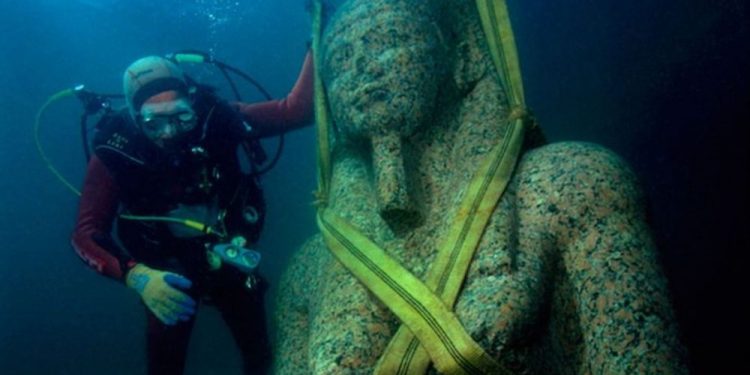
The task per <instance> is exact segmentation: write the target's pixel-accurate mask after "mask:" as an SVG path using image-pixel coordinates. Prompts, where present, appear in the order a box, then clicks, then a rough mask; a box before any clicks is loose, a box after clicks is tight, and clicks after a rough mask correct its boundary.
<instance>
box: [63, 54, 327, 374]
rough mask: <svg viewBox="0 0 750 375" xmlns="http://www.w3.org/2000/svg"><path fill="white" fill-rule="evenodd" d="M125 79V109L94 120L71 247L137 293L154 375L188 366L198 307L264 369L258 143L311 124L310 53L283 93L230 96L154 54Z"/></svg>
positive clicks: (248, 368) (249, 361) (249, 367)
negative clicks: (207, 308)
mask: <svg viewBox="0 0 750 375" xmlns="http://www.w3.org/2000/svg"><path fill="white" fill-rule="evenodd" d="M123 86H124V94H125V100H126V104H127V107H126V108H124V109H123V110H121V111H112V112H111V113H110V114H108V115H106V116H104V117H103V118H102V119H101V120H100V122H99V123H98V125H97V132H96V134H95V136H94V138H93V142H92V150H93V153H94V155H92V156H91V159H90V161H89V163H88V167H87V171H86V177H85V180H84V183H83V189H82V192H81V199H80V203H79V213H78V219H77V223H76V226H75V229H74V232H73V235H72V245H73V248H74V249H75V251H76V252H77V254H78V255H79V256H80V257H81V258H82V259H83V260H84V261H85V262H86V263H87V264H88V265H89V266H91V267H92V268H94V269H95V270H96V271H98V272H99V273H101V274H103V275H105V276H108V277H110V278H113V279H115V280H119V281H122V282H123V283H124V284H125V285H127V286H128V287H130V288H132V289H133V290H134V291H136V292H137V293H138V294H139V295H140V297H141V299H142V302H143V303H144V305H145V306H146V313H147V321H148V323H147V332H146V337H147V340H146V341H147V345H146V346H147V358H148V372H149V374H181V373H182V372H183V369H184V364H185V357H186V351H187V346H188V341H189V337H190V333H191V330H192V328H193V324H194V321H195V319H194V317H195V315H196V312H197V309H198V307H199V305H201V302H203V303H210V304H212V305H214V306H216V308H217V309H218V310H219V311H220V313H221V315H222V318H223V320H224V321H225V322H226V324H227V325H228V327H229V329H230V331H231V333H232V336H233V338H234V340H235V342H236V344H237V346H238V347H239V349H240V352H241V354H242V359H243V362H244V370H245V372H246V373H265V371H266V369H267V366H268V365H269V363H270V348H269V343H268V338H267V332H266V327H265V314H264V308H263V295H264V289H265V284H264V280H263V279H262V278H261V276H260V275H258V273H257V271H256V268H255V267H256V265H257V261H258V260H259V259H258V253H256V252H254V251H252V250H249V249H248V247H249V245H252V244H254V243H255V242H256V241H257V240H258V238H259V235H260V232H261V229H262V226H263V221H264V215H265V204H264V200H263V195H262V190H261V187H260V185H259V181H258V164H259V163H260V162H262V160H261V159H262V158H263V156H264V154H263V152H262V150H261V149H260V145H259V143H258V139H260V138H263V137H268V136H272V135H278V134H281V133H283V132H286V131H289V130H292V129H296V128H300V127H303V126H306V125H308V124H311V122H312V117H313V116H312V114H313V99H312V98H313V68H312V58H311V56H310V54H309V53H308V55H307V56H306V58H305V62H304V65H303V67H302V71H301V73H300V75H299V77H298V79H297V82H296V83H295V85H294V87H293V89H292V91H291V92H290V93H289V95H288V96H287V97H286V98H285V99H283V100H269V101H267V102H260V103H255V104H246V103H241V102H235V103H230V102H227V101H225V100H223V99H221V98H220V97H219V96H218V95H217V94H216V92H215V90H214V89H212V88H211V87H208V86H205V85H201V84H198V83H197V82H195V81H194V80H193V79H191V78H190V77H189V76H188V75H186V74H185V73H184V72H183V71H182V70H181V68H180V67H178V66H177V64H175V63H173V62H172V61H170V60H169V59H166V58H162V57H157V56H149V57H144V58H142V59H139V60H137V61H135V62H134V63H133V64H131V65H130V66H129V67H128V68H127V69H126V71H125V74H124V77H123ZM113 228H116V230H115V232H116V236H115V235H114V234H113V233H112V232H113Z"/></svg>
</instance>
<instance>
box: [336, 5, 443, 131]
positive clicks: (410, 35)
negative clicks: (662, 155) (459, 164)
mask: <svg viewBox="0 0 750 375" xmlns="http://www.w3.org/2000/svg"><path fill="white" fill-rule="evenodd" d="M427 3H428V2H427V1H421V0H417V1H413V0H412V1H407V0H350V1H348V2H346V3H345V4H343V5H342V6H341V7H340V8H339V10H338V11H337V13H336V15H335V16H334V17H333V18H332V20H331V23H330V25H328V27H327V28H326V31H325V34H324V39H323V46H324V49H323V66H322V68H323V69H322V70H323V79H324V82H326V85H327V89H328V95H329V99H330V105H331V109H332V112H333V117H334V120H335V121H336V124H337V127H338V129H339V130H341V131H342V133H344V135H353V136H355V137H363V136H369V135H372V134H384V133H390V132H394V131H395V132H397V133H399V134H400V135H409V134H411V133H412V132H413V131H414V130H415V129H416V128H417V127H418V126H419V125H420V124H421V123H423V122H424V121H425V119H426V118H428V115H429V113H430V112H431V111H432V106H433V104H434V99H435V94H436V89H437V84H438V80H439V75H438V69H437V64H436V58H437V56H436V51H437V46H438V43H439V42H438V37H437V29H436V27H435V26H434V23H433V21H432V20H430V19H429V17H428V14H429V12H428V11H426V9H427V8H429V7H428V5H426V4H427Z"/></svg>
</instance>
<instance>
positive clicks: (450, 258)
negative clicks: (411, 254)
mask: <svg viewBox="0 0 750 375" xmlns="http://www.w3.org/2000/svg"><path fill="white" fill-rule="evenodd" d="M523 136H524V119H523V118H521V117H518V118H511V119H509V123H508V131H507V132H506V134H505V136H504V138H503V142H502V143H501V144H499V145H497V146H495V147H494V148H493V149H492V151H491V152H490V154H489V155H487V157H485V159H484V160H483V161H482V164H481V165H480V167H479V169H478V170H477V172H476V173H475V175H474V177H473V178H472V180H471V182H470V183H469V186H468V188H467V190H466V193H465V196H464V197H463V199H462V201H461V204H460V206H459V209H458V211H457V213H456V215H455V219H454V222H453V224H452V225H451V226H450V228H449V229H448V231H447V232H445V233H444V235H443V237H442V238H441V239H440V241H439V242H438V254H437V256H436V258H435V261H434V262H433V263H432V265H431V266H430V269H429V270H428V271H427V277H426V279H425V285H426V287H427V288H429V289H430V290H432V291H434V293H435V294H436V295H437V296H438V297H439V298H440V300H441V301H442V302H443V303H444V304H445V305H446V306H448V307H449V308H450V309H451V310H452V309H453V305H454V304H455V301H456V299H457V298H458V294H459V292H460V290H461V285H463V282H464V278H465V277H466V273H467V272H468V270H469V266H470V265H471V261H472V258H473V257H474V253H475V252H476V249H477V248H478V245H479V241H480V240H481V239H482V235H483V233H484V229H485V227H486V226H487V223H488V222H489V219H490V216H491V215H492V213H493V212H494V211H495V207H496V206H497V203H498V202H499V201H500V197H501V196H502V195H503V193H504V192H505V189H506V187H507V186H508V183H509V182H510V179H511V177H512V175H513V170H514V167H515V165H516V161H517V159H518V156H519V155H520V152H521V145H522V144H523ZM397 315H398V314H397ZM407 326H408V325H407ZM409 328H411V327H409ZM420 341H421V342H422V343H424V341H423V340H421V339H420V338H419V337H415V334H412V332H410V330H409V329H408V328H407V327H404V326H401V328H399V330H398V332H397V333H396V336H394V338H393V339H392V340H391V342H390V344H389V346H388V348H387V349H386V351H385V354H384V355H383V357H381V359H380V363H379V365H378V370H377V371H376V372H375V373H376V374H383V375H384V374H420V373H424V371H425V370H426V369H427V366H428V365H429V363H430V357H431V356H429V355H428V353H427V352H425V350H423V349H422V348H420V346H419V342H420ZM433 358H434V357H433ZM493 373H499V372H493Z"/></svg>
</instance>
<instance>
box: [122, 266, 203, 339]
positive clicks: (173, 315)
mask: <svg viewBox="0 0 750 375" xmlns="http://www.w3.org/2000/svg"><path fill="white" fill-rule="evenodd" d="M125 282H126V284H127V285H128V286H129V287H131V288H133V289H135V290H136V291H137V292H138V294H140V295H141V298H142V299H143V303H145V304H146V306H147V307H148V308H149V310H151V312H153V313H154V315H156V317H157V318H159V320H161V321H162V322H163V323H164V324H166V325H175V324H177V322H178V321H184V322H186V321H188V320H190V318H191V317H192V316H193V315H194V314H195V306H196V303H195V300H193V299H192V298H191V297H190V296H188V295H187V294H185V293H183V292H182V291H180V289H182V290H187V289H190V287H191V286H192V285H193V283H192V282H191V281H190V280H188V279H186V278H184V277H182V276H180V275H178V274H176V273H172V272H164V271H159V270H155V269H152V268H149V267H147V266H145V265H143V264H140V263H139V264H137V265H136V266H135V267H133V268H132V269H131V270H130V272H128V274H127V276H126V278H125Z"/></svg>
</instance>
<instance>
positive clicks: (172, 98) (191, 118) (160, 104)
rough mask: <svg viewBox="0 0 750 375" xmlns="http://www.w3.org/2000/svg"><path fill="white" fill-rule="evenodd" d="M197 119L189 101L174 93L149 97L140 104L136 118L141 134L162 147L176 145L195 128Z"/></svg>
mask: <svg viewBox="0 0 750 375" xmlns="http://www.w3.org/2000/svg"><path fill="white" fill-rule="evenodd" d="M197 120H198V119H197V116H196V114H195V111H194V110H193V108H192V106H191V105H190V101H189V100H187V99H186V98H183V97H179V96H176V95H175V94H171V95H161V94H160V95H156V96H155V97H153V98H151V99H149V100H148V101H146V102H145V103H144V104H143V106H141V110H140V112H139V114H138V118H137V121H138V125H139V127H140V128H141V130H142V131H143V134H144V135H145V136H146V137H147V138H148V139H149V140H151V141H152V142H154V144H156V145H157V146H158V147H160V148H162V149H166V148H170V147H172V146H174V145H176V144H177V143H178V142H177V141H178V140H179V139H180V138H181V137H183V136H184V135H186V134H187V133H189V132H190V131H192V130H193V129H194V128H195V126H196V125H197V122H198V121H197Z"/></svg>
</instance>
